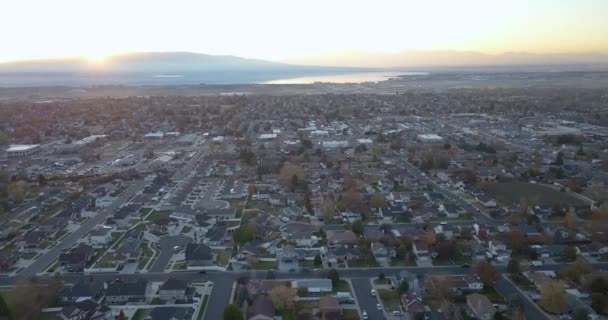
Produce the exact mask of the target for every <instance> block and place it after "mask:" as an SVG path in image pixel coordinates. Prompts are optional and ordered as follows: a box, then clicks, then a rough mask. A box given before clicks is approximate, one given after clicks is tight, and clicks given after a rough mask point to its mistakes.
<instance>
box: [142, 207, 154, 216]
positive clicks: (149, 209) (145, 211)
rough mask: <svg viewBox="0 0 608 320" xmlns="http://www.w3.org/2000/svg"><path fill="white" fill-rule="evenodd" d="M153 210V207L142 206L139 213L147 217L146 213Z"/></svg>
mask: <svg viewBox="0 0 608 320" xmlns="http://www.w3.org/2000/svg"><path fill="white" fill-rule="evenodd" d="M151 211H152V208H141V209H140V210H139V213H140V215H141V216H142V217H145V216H146V215H148V213H150V212H151Z"/></svg>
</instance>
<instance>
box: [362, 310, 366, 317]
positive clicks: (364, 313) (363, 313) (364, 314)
mask: <svg viewBox="0 0 608 320" xmlns="http://www.w3.org/2000/svg"><path fill="white" fill-rule="evenodd" d="M361 314H362V315H363V319H367V311H365V310H363V312H362V313H361Z"/></svg>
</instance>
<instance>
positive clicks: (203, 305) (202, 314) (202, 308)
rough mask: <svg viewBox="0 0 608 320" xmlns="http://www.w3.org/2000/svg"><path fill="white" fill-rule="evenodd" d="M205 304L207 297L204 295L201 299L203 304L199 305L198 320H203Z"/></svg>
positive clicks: (207, 300)
mask: <svg viewBox="0 0 608 320" xmlns="http://www.w3.org/2000/svg"><path fill="white" fill-rule="evenodd" d="M207 302H209V295H205V297H204V298H203V303H201V308H200V309H199V311H198V320H203V317H204V316H205V310H207Z"/></svg>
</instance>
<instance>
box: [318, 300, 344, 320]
mask: <svg viewBox="0 0 608 320" xmlns="http://www.w3.org/2000/svg"><path fill="white" fill-rule="evenodd" d="M319 311H320V312H321V320H339V319H341V318H342V309H341V308H340V304H339V303H338V299H336V297H332V296H324V297H321V299H320V300H319Z"/></svg>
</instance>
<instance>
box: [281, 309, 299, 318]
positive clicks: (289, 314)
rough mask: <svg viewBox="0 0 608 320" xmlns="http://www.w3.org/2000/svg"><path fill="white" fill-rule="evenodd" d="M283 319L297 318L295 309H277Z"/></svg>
mask: <svg viewBox="0 0 608 320" xmlns="http://www.w3.org/2000/svg"><path fill="white" fill-rule="evenodd" d="M277 313H278V314H279V315H280V316H281V318H282V319H283V320H296V312H295V310H277Z"/></svg>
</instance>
